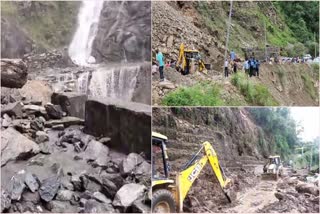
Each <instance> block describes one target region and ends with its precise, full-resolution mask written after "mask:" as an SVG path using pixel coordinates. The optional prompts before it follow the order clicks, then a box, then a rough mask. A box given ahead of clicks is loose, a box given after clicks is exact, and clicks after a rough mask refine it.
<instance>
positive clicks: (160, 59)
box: [156, 49, 164, 82]
mask: <svg viewBox="0 0 320 214" xmlns="http://www.w3.org/2000/svg"><path fill="white" fill-rule="evenodd" d="M156 53H157V54H156V60H157V62H158V66H159V73H160V82H162V81H164V75H163V68H164V61H163V55H162V53H161V52H160V51H159V50H158V49H157V50H156Z"/></svg>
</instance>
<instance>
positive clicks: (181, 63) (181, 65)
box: [176, 43, 186, 70]
mask: <svg viewBox="0 0 320 214" xmlns="http://www.w3.org/2000/svg"><path fill="white" fill-rule="evenodd" d="M185 66H186V59H185V57H184V44H183V43H181V45H180V48H179V56H178V60H177V63H176V68H177V69H178V70H179V69H182V70H184V69H185Z"/></svg>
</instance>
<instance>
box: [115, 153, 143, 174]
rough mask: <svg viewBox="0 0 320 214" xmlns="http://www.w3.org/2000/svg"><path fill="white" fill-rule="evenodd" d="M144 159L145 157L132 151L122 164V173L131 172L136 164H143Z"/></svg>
mask: <svg viewBox="0 0 320 214" xmlns="http://www.w3.org/2000/svg"><path fill="white" fill-rule="evenodd" d="M143 161H144V159H143V158H142V157H141V156H140V155H138V154H136V153H130V154H129V155H128V156H127V158H126V159H124V160H123V162H122V165H121V168H120V170H121V173H123V174H129V173H131V172H132V171H133V170H134V169H135V168H136V166H138V165H139V164H141V163H142V162H143Z"/></svg>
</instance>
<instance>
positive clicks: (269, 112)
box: [152, 107, 319, 213]
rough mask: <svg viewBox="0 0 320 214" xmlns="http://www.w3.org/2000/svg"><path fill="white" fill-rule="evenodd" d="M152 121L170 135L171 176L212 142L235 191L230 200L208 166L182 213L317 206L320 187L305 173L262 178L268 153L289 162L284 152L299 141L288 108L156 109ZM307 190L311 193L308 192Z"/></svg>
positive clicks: (155, 129)
mask: <svg viewBox="0 0 320 214" xmlns="http://www.w3.org/2000/svg"><path fill="white" fill-rule="evenodd" d="M266 121H268V122H266ZM152 125H153V131H156V132H159V133H162V134H164V135H166V136H167V137H168V144H167V149H168V150H167V151H168V157H169V165H170V176H172V177H174V176H175V175H176V173H177V172H178V171H181V169H182V167H183V166H184V164H186V163H187V162H188V161H190V160H191V157H192V155H194V154H195V153H196V152H197V151H198V150H199V149H200V146H201V143H202V142H204V141H209V142H210V143H211V144H212V146H213V148H214V150H215V151H216V153H217V155H218V159H219V162H220V164H221V166H222V168H223V170H224V172H225V174H226V176H227V177H228V178H230V179H231V180H232V189H231V193H232V195H237V196H236V197H234V196H233V201H232V203H231V204H230V203H228V201H227V200H226V198H225V196H224V194H223V193H222V191H221V187H220V186H219V185H218V182H217V181H216V178H215V175H214V173H213V172H212V169H211V168H210V167H209V166H207V167H206V168H204V170H203V171H202V172H201V174H200V176H199V178H198V179H197V180H196V181H195V183H194V185H193V186H192V188H191V189H190V192H189V194H188V197H187V199H186V200H185V202H184V212H208V211H210V212H220V213H224V212H226V213H228V212H244V213H246V212H248V211H250V212H289V211H292V210H296V211H298V212H304V211H305V210H309V211H308V212H317V211H318V210H319V202H318V201H317V199H316V198H317V197H318V196H319V190H318V189H319V187H318V186H317V184H311V183H308V184H307V183H305V182H306V178H305V177H306V176H307V173H301V172H297V171H295V172H293V173H292V172H290V170H289V169H288V172H287V171H286V172H285V173H284V174H285V175H284V176H283V177H282V178H281V179H280V182H279V183H278V184H277V182H275V181H263V180H262V179H261V177H260V176H261V174H262V173H263V170H262V169H263V166H262V165H263V164H264V163H265V160H266V159H265V158H266V157H268V156H269V155H272V154H280V155H281V157H282V160H284V161H286V154H287V153H286V152H288V151H293V148H294V147H295V146H294V145H297V142H298V140H297V138H296V137H297V136H296V131H295V123H294V122H293V121H292V119H291V117H290V116H289V110H288V109H285V108H284V109H277V110H275V109H270V108H199V107H198V108H154V109H153V124H152ZM154 157H156V167H157V173H161V172H160V169H161V161H159V160H161V159H157V158H158V156H154ZM158 161H159V162H158ZM288 185H289V186H288ZM302 186H303V187H302ZM306 186H308V187H306ZM301 188H303V189H304V190H301ZM309 188H310V189H309ZM306 189H308V190H306ZM311 189H312V193H310V191H309V190H311ZM305 191H308V192H309V193H310V194H311V195H309V196H310V197H309V196H307V197H306V196H305V194H304V193H305ZM313 193H314V194H313ZM292 194H293V195H294V196H295V197H291V195H292Z"/></svg>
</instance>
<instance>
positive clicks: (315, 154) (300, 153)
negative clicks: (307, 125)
mask: <svg viewBox="0 0 320 214" xmlns="http://www.w3.org/2000/svg"><path fill="white" fill-rule="evenodd" d="M319 143H320V139H319V138H316V139H314V140H313V141H312V142H305V143H300V144H299V146H297V148H296V149H295V153H294V154H293V155H292V156H291V159H292V160H293V161H294V168H296V169H301V168H309V167H310V169H311V170H314V169H318V168H319V149H318V148H319Z"/></svg>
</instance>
